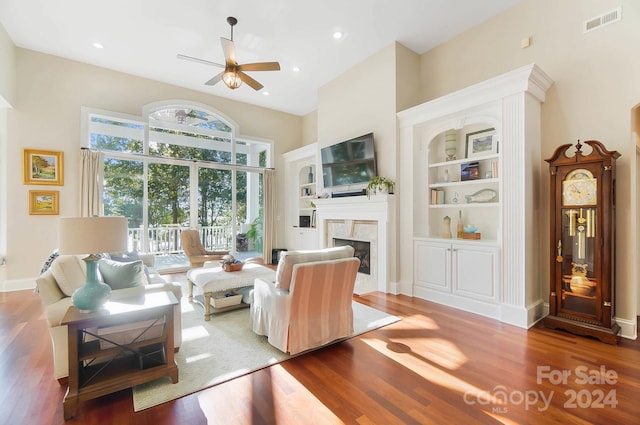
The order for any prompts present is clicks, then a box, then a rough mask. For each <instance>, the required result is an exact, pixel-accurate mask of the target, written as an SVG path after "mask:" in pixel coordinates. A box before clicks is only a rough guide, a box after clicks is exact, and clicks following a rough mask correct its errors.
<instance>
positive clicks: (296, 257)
mask: <svg viewBox="0 0 640 425" xmlns="http://www.w3.org/2000/svg"><path fill="white" fill-rule="evenodd" d="M353 251H354V250H353V247H352V246H349V245H345V246H339V247H334V248H325V249H321V250H312V251H282V252H281V253H280V261H279V262H278V269H277V270H276V285H275V286H276V288H280V289H286V290H288V289H289V286H291V275H292V274H293V266H294V265H296V264H299V263H308V262H311V261H326V260H337V259H340V258H349V257H353Z"/></svg>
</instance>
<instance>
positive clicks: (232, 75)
mask: <svg viewBox="0 0 640 425" xmlns="http://www.w3.org/2000/svg"><path fill="white" fill-rule="evenodd" d="M222 81H223V82H224V83H225V84H226V85H227V87H229V88H230V89H232V90H233V89H237V88H238V87H240V86H241V85H242V78H240V76H239V75H238V73H237V72H236V71H235V70H229V71H225V72H224V74H222Z"/></svg>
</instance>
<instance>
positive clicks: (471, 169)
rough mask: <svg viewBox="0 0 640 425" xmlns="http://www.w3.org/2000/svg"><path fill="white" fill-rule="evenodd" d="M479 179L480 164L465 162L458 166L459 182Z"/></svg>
mask: <svg viewBox="0 0 640 425" xmlns="http://www.w3.org/2000/svg"><path fill="white" fill-rule="evenodd" d="M478 178H480V164H479V163H478V162H465V163H462V164H460V180H462V181H467V180H476V179H478Z"/></svg>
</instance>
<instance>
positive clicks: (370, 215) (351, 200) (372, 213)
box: [313, 195, 395, 293]
mask: <svg viewBox="0 0 640 425" xmlns="http://www.w3.org/2000/svg"><path fill="white" fill-rule="evenodd" d="M313 202H314V203H315V205H316V214H317V216H316V221H317V228H318V234H319V236H320V246H321V247H325V248H326V247H330V246H333V241H332V240H330V236H329V234H328V231H327V222H328V221H331V220H344V221H345V222H347V223H349V222H352V221H371V222H376V223H377V228H378V231H377V241H378V244H377V245H378V246H377V253H376V254H377V255H376V257H377V258H378V261H377V262H376V263H377V264H375V267H376V271H377V273H376V275H377V282H376V283H375V285H373V284H372V285H368V287H362V285H358V282H356V293H365V292H372V291H380V292H385V293H386V292H389V273H390V271H391V270H394V269H395V264H394V259H395V257H394V256H393V255H390V253H391V252H393V250H392V247H393V240H392V238H391V233H392V232H391V229H393V225H394V224H393V223H394V217H395V215H394V210H395V199H394V195H372V196H371V197H367V196H350V197H344V198H320V199H314V201H313Z"/></svg>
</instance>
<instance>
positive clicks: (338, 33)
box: [333, 31, 344, 40]
mask: <svg viewBox="0 0 640 425" xmlns="http://www.w3.org/2000/svg"><path fill="white" fill-rule="evenodd" d="M343 35H344V34H343V33H342V32H341V31H336V32H334V33H333V38H334V39H336V40H340V39H341V38H342V36H343Z"/></svg>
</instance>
